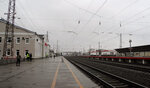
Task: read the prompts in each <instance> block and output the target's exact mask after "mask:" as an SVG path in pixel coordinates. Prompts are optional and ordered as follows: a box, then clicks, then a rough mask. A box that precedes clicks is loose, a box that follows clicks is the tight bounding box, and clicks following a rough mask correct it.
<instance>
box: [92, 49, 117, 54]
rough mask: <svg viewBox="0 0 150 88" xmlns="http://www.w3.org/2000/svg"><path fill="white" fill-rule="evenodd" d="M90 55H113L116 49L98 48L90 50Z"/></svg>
mask: <svg viewBox="0 0 150 88" xmlns="http://www.w3.org/2000/svg"><path fill="white" fill-rule="evenodd" d="M90 55H91V56H99V55H101V56H115V55H116V51H115V50H105V49H100V50H92V51H91V52H90Z"/></svg>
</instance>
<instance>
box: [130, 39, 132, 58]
mask: <svg viewBox="0 0 150 88" xmlns="http://www.w3.org/2000/svg"><path fill="white" fill-rule="evenodd" d="M131 42H132V40H131V39H130V40H129V43H130V56H132V55H131V50H132V48H131Z"/></svg>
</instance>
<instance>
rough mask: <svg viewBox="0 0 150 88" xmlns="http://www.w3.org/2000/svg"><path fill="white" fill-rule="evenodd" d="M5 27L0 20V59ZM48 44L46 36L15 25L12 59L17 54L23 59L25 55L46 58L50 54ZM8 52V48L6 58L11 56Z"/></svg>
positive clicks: (2, 20) (3, 21)
mask: <svg viewBox="0 0 150 88" xmlns="http://www.w3.org/2000/svg"><path fill="white" fill-rule="evenodd" d="M5 26H6V21H5V20H4V19H0V58H1V57H2V55H3V47H4V36H5ZM8 42H11V41H8ZM48 42H49V41H48V37H47V36H46V35H39V34H37V33H36V32H33V31H30V30H28V29H25V28H22V27H19V26H16V25H15V28H14V48H13V53H14V56H13V57H15V56H16V55H17V53H19V54H20V55H21V57H23V58H24V57H25V55H26V54H27V53H32V57H33V58H41V57H46V56H48V55H49V53H50V51H49V49H50V45H49V44H48ZM10 52H11V51H10V49H9V48H8V49H7V52H6V54H7V56H8V57H9V56H10V54H11V53H10Z"/></svg>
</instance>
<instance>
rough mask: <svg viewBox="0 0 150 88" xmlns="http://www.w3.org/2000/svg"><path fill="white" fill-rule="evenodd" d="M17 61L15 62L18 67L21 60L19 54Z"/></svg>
mask: <svg viewBox="0 0 150 88" xmlns="http://www.w3.org/2000/svg"><path fill="white" fill-rule="evenodd" d="M16 59H17V61H16V66H20V59H21V56H20V55H19V54H17V57H16Z"/></svg>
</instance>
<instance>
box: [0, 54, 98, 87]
mask: <svg viewBox="0 0 150 88" xmlns="http://www.w3.org/2000/svg"><path fill="white" fill-rule="evenodd" d="M0 88H99V86H98V85H97V84H95V83H94V82H93V81H91V79H90V78H88V77H87V76H86V75H84V74H83V73H82V72H81V71H80V70H79V69H77V68H76V67H75V66H74V65H72V64H71V63H70V62H68V61H67V60H66V59H65V58H64V57H62V56H60V57H56V58H48V59H38V60H34V61H32V62H22V63H21V65H20V66H17V67H16V65H15V64H9V65H2V66H0Z"/></svg>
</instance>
